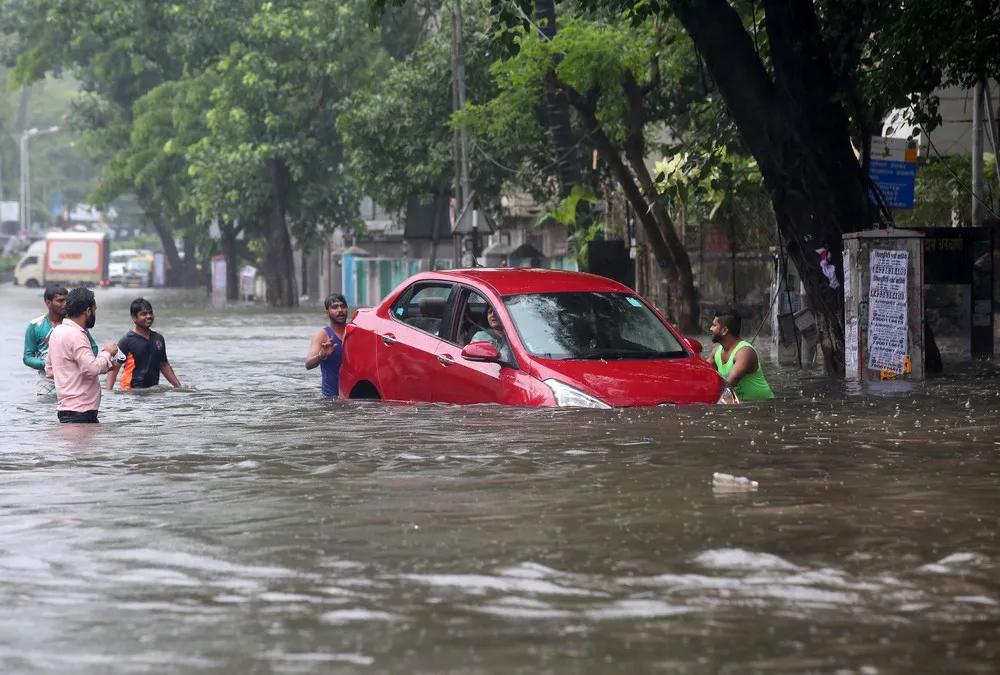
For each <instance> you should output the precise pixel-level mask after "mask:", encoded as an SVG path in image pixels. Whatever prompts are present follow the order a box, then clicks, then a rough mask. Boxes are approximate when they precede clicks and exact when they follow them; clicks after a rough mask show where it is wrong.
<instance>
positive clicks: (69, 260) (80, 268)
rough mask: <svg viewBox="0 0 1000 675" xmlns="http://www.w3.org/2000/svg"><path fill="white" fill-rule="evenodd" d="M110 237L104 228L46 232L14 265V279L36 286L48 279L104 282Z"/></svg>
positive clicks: (25, 284)
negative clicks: (100, 230) (43, 237)
mask: <svg viewBox="0 0 1000 675" xmlns="http://www.w3.org/2000/svg"><path fill="white" fill-rule="evenodd" d="M110 256H111V238H110V237H109V236H108V235H107V233H104V232H50V233H49V234H48V235H47V236H46V237H45V241H36V242H35V243H34V244H32V245H31V246H30V247H28V251H27V252H26V253H25V254H24V257H23V258H21V262H19V263H18V264H17V267H15V268H14V283H15V284H20V285H23V286H27V287H28V288H37V287H39V286H44V285H46V284H50V283H61V284H66V285H68V284H85V285H101V286H103V285H105V284H107V283H108V260H109V258H110Z"/></svg>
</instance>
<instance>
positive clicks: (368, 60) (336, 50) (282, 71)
mask: <svg viewBox="0 0 1000 675" xmlns="http://www.w3.org/2000/svg"><path fill="white" fill-rule="evenodd" d="M366 18H367V12H366V6H365V5H364V3H363V2H360V1H355V2H348V3H346V4H343V5H340V6H336V7H334V6H331V5H330V4H329V3H326V2H321V1H319V0H315V1H310V0H305V1H303V2H298V3H290V4H288V5H287V6H279V5H278V4H277V3H270V2H268V3H264V4H263V5H262V6H261V7H260V9H259V10H258V11H257V12H256V13H255V15H254V16H253V18H252V19H251V20H250V22H249V23H248V24H247V25H246V26H244V27H243V28H242V30H241V31H240V33H239V38H238V39H237V40H236V41H234V42H233V44H232V45H231V46H230V49H229V52H228V54H226V55H225V56H224V57H223V58H221V59H220V60H219V61H218V63H216V64H215V65H214V66H213V68H212V72H213V73H214V75H215V76H216V77H217V78H218V85H217V86H216V87H215V88H214V90H213V92H212V95H211V101H212V109H211V110H209V112H208V114H207V118H206V119H207V126H208V135H206V136H205V137H204V138H203V139H202V140H201V141H199V142H198V143H197V144H196V145H195V146H194V147H193V148H192V151H191V153H190V157H191V161H192V164H191V177H192V180H193V193H194V195H195V198H196V200H197V202H198V204H199V212H200V213H202V214H203V215H205V214H209V213H213V212H214V213H216V214H218V216H219V217H220V218H221V219H225V220H228V221H232V222H235V221H240V222H243V221H257V222H259V223H260V225H261V228H262V231H263V234H264V240H265V254H264V276H265V280H266V281H267V300H268V303H269V304H272V305H276V306H282V307H294V306H296V305H298V290H297V284H296V281H295V276H294V273H293V269H294V268H293V261H292V240H291V236H290V231H289V222H290V223H291V227H292V230H293V231H294V233H295V237H296V240H297V242H298V244H299V246H301V247H302V248H303V249H305V250H308V249H309V248H311V247H312V246H314V245H315V244H316V243H318V241H319V237H320V234H321V232H323V231H328V230H330V229H332V228H333V227H336V226H338V225H339V226H348V227H350V226H354V225H356V224H357V223H358V222H359V219H358V216H357V204H358V202H359V201H360V199H359V195H358V194H357V192H356V191H355V189H354V187H353V186H352V185H351V184H350V183H349V182H348V181H346V180H345V178H344V176H343V172H342V167H343V163H344V156H343V148H342V143H341V139H340V136H339V134H338V133H337V130H336V126H335V121H336V114H335V107H336V105H337V103H338V102H340V101H341V100H343V99H344V98H345V97H346V96H347V95H349V94H350V93H351V91H352V90H353V89H355V88H356V87H358V86H359V84H360V83H361V82H365V81H367V80H368V79H370V78H372V77H373V76H374V73H375V72H377V70H378V67H379V66H380V64H381V62H382V60H383V58H384V57H383V55H382V54H383V53H382V52H381V50H380V49H379V47H378V41H377V35H376V34H374V33H367V32H366V31H364V30H363V28H364V25H365V20H366Z"/></svg>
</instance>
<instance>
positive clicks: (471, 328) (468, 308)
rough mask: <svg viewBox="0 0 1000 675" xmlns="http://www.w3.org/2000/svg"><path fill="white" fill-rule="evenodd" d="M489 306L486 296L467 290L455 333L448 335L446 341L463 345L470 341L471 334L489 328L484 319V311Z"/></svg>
mask: <svg viewBox="0 0 1000 675" xmlns="http://www.w3.org/2000/svg"><path fill="white" fill-rule="evenodd" d="M489 307H490V304H489V303H488V302H486V298H484V297H483V296H481V295H479V293H476V292H474V291H468V292H467V293H466V295H465V302H464V303H463V305H462V312H461V316H460V318H459V320H458V324H457V329H456V332H457V334H456V335H451V336H448V341H449V342H452V343H454V344H457V345H459V346H460V347H464V346H465V345H467V344H469V342H471V340H472V336H473V335H475V334H476V333H478V332H479V331H482V330H486V329H487V328H489V324H488V322H487V321H486V311H487V310H488V309H489Z"/></svg>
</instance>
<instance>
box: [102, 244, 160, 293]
mask: <svg viewBox="0 0 1000 675" xmlns="http://www.w3.org/2000/svg"><path fill="white" fill-rule="evenodd" d="M152 255H153V253H152V251H148V250H146V249H136V248H123V249H121V250H118V251H112V252H111V264H110V265H109V266H108V279H109V280H110V281H111V285H112V286H123V285H124V284H125V266H126V264H127V263H128V261H129V260H131V259H132V258H135V257H137V256H152Z"/></svg>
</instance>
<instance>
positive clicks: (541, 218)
mask: <svg viewBox="0 0 1000 675" xmlns="http://www.w3.org/2000/svg"><path fill="white" fill-rule="evenodd" d="M596 201H597V195H596V194H594V191H593V190H592V189H591V188H590V187H589V186H587V185H574V186H573V190H572V191H571V192H570V193H569V196H568V197H566V198H565V199H562V200H560V202H559V203H558V204H556V206H554V207H553V208H552V209H551V210H547V211H542V212H541V213H539V214H538V217H537V218H535V227H541V226H542V225H544V224H545V223H546V222H547V221H549V220H554V221H556V222H557V223H559V224H560V225H564V226H565V227H566V228H567V229H568V230H570V231H571V232H572V231H574V230H575V229H576V228H575V226H576V224H577V222H576V221H577V214H578V210H577V209H578V207H579V206H580V204H581V203H584V204H593V203H594V202H596ZM588 241H589V240H588Z"/></svg>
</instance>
